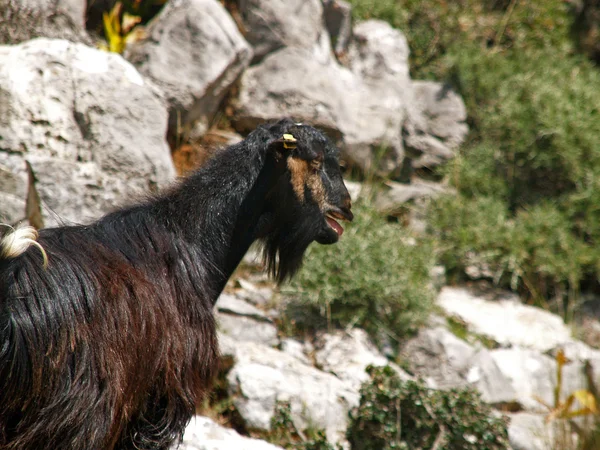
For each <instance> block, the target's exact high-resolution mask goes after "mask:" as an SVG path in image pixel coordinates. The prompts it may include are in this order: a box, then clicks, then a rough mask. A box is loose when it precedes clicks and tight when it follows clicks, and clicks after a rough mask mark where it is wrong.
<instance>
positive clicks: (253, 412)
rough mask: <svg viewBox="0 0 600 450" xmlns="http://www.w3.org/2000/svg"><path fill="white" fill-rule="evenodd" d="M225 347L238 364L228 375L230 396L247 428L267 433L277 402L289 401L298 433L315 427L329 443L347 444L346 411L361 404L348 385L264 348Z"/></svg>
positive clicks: (239, 344)
mask: <svg viewBox="0 0 600 450" xmlns="http://www.w3.org/2000/svg"><path fill="white" fill-rule="evenodd" d="M221 342H222V345H221V349H222V352H223V353H224V354H227V352H230V353H233V355H234V358H235V361H236V362H235V365H234V367H233V369H232V370H231V371H230V372H229V374H228V376H227V380H228V383H229V392H230V395H232V396H233V397H234V405H235V407H236V409H237V410H238V412H239V413H240V414H241V416H242V418H243V419H244V421H245V423H246V425H247V426H248V427H250V428H259V429H264V430H268V429H269V428H270V426H271V418H272V417H273V414H274V410H275V404H276V402H277V401H289V402H290V404H291V411H292V417H293V420H294V423H295V424H296V426H297V427H298V428H300V429H306V428H307V427H308V426H309V425H311V424H312V425H315V424H316V425H317V426H318V427H320V428H324V429H325V432H326V435H327V439H328V440H329V441H330V442H339V441H341V440H343V439H344V434H345V431H346V427H347V421H348V411H349V410H350V409H351V408H352V407H354V406H357V405H358V400H359V396H358V393H357V392H356V391H354V390H353V389H351V387H350V386H348V384H347V383H344V382H343V381H341V380H340V379H338V378H336V377H335V376H333V375H331V374H328V373H325V372H322V371H320V370H317V369H315V368H314V367H310V366H307V365H306V364H303V363H302V362H300V361H299V360H298V359H296V358H295V357H293V356H290V355H288V354H286V353H284V352H281V351H279V350H275V349H272V348H270V347H266V346H264V345H260V344H255V343H242V342H238V343H235V344H233V345H232V343H231V341H229V343H227V342H225V343H224V345H223V341H221Z"/></svg>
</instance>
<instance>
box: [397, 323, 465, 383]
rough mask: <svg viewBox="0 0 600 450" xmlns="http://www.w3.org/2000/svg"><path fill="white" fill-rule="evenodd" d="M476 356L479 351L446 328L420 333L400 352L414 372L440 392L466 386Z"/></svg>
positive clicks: (424, 330)
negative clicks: (468, 373)
mask: <svg viewBox="0 0 600 450" xmlns="http://www.w3.org/2000/svg"><path fill="white" fill-rule="evenodd" d="M476 353H477V349H475V348H474V347H473V346H471V345H470V344H468V343H466V342H465V341H463V340H462V339H459V338H457V337H456V336H455V335H454V334H452V333H451V332H450V331H448V330H447V329H446V328H444V327H436V328H431V329H427V328H425V329H422V330H420V331H419V333H418V335H417V336H416V337H414V338H412V339H410V340H409V341H407V342H406V343H405V344H404V345H403V347H402V351H401V355H402V356H403V358H404V359H405V360H406V361H408V362H409V363H410V366H411V370H412V371H413V372H414V373H415V374H416V375H418V376H421V377H423V378H424V379H425V381H426V382H427V383H428V384H429V385H430V386H431V387H434V388H438V389H445V388H452V387H459V386H465V385H466V384H467V382H466V379H465V374H466V373H467V371H468V370H469V369H470V367H471V364H470V361H471V359H472V358H473V357H474V356H475V354H476Z"/></svg>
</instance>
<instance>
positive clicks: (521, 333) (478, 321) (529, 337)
mask: <svg viewBox="0 0 600 450" xmlns="http://www.w3.org/2000/svg"><path fill="white" fill-rule="evenodd" d="M438 304H439V305H440V306H441V307H442V308H443V309H444V310H445V311H446V313H447V314H449V315H454V316H457V317H459V318H460V319H461V320H462V321H464V322H465V323H466V324H467V326H468V328H469V330H470V331H472V332H474V333H477V334H480V335H483V336H486V337H488V338H491V339H493V340H494V341H496V342H497V343H498V344H500V345H501V346H510V345H516V346H522V347H527V348H532V349H536V350H539V351H542V352H544V351H548V350H550V349H552V348H554V347H556V346H558V345H560V344H564V343H566V342H569V341H570V340H571V336H570V334H571V333H570V331H569V329H568V328H567V326H566V325H565V324H564V322H563V321H562V319H561V318H560V317H558V316H556V315H554V314H552V313H550V312H548V311H544V310H542V309H540V308H535V307H533V306H527V305H522V304H521V303H519V302H516V301H511V300H499V301H490V300H486V299H485V298H482V297H481V296H478V295H477V294H476V293H474V292H470V291H468V290H467V289H464V288H453V287H446V288H444V289H442V291H441V292H440V295H439V297H438Z"/></svg>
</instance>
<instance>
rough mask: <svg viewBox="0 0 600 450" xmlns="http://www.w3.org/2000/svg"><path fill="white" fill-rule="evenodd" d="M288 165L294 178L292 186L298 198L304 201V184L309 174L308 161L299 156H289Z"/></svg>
mask: <svg viewBox="0 0 600 450" xmlns="http://www.w3.org/2000/svg"><path fill="white" fill-rule="evenodd" d="M287 166H288V169H289V171H290V175H291V179H292V188H293V189H294V193H295V194H296V197H298V200H300V202H301V203H304V186H305V185H306V184H307V183H306V182H307V178H308V174H309V169H308V162H307V161H304V160H303V159H299V158H288V160H287Z"/></svg>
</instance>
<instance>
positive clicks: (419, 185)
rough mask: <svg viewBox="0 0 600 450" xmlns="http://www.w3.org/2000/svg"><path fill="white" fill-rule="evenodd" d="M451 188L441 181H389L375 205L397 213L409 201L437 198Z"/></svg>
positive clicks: (388, 211)
mask: <svg viewBox="0 0 600 450" xmlns="http://www.w3.org/2000/svg"><path fill="white" fill-rule="evenodd" d="M448 192H450V190H449V189H448V188H447V187H445V186H444V185H442V184H440V183H433V182H430V181H424V180H418V179H415V180H413V181H412V183H410V184H404V183H394V182H391V181H389V182H387V183H386V186H385V188H384V189H383V190H381V191H380V192H379V193H378V194H377V197H376V198H375V207H376V208H377V209H378V210H379V211H382V212H387V213H395V212H397V211H399V210H400V209H401V208H402V207H405V206H406V203H407V202H409V201H416V200H422V199H428V198H435V197H437V196H439V195H441V194H444V193H448Z"/></svg>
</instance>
